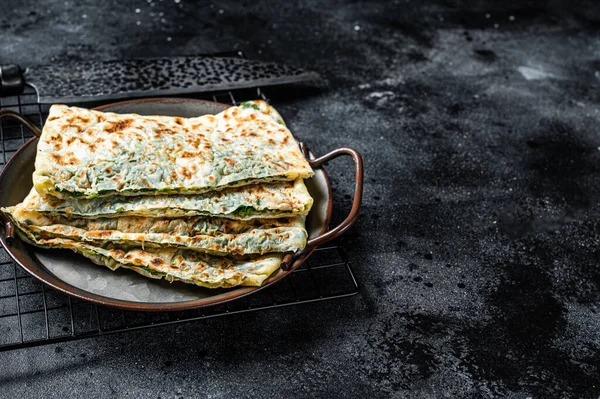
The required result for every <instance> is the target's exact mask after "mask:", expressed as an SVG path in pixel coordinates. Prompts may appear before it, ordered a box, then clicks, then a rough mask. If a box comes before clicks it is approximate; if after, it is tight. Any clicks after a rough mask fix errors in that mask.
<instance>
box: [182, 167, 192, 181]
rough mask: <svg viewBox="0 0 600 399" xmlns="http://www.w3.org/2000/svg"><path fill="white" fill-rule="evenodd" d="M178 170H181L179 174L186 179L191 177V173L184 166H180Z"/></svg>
mask: <svg viewBox="0 0 600 399" xmlns="http://www.w3.org/2000/svg"><path fill="white" fill-rule="evenodd" d="M179 170H180V172H181V175H182V176H183V177H185V178H186V179H191V178H192V173H191V172H190V171H189V170H188V168H186V167H185V166H182V167H181V168H180V169H179Z"/></svg>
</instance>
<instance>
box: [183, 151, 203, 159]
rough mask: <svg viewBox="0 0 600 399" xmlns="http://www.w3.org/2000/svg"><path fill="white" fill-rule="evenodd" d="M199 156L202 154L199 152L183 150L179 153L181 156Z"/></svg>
mask: <svg viewBox="0 0 600 399" xmlns="http://www.w3.org/2000/svg"><path fill="white" fill-rule="evenodd" d="M201 156H202V154H201V153H200V152H191V151H184V152H182V153H181V158H196V157H201Z"/></svg>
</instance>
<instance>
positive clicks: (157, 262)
mask: <svg viewBox="0 0 600 399" xmlns="http://www.w3.org/2000/svg"><path fill="white" fill-rule="evenodd" d="M150 263H152V264H153V265H154V266H161V265H163V264H164V263H165V261H164V260H162V259H161V258H153V259H152V260H151V261H150ZM171 266H173V265H171Z"/></svg>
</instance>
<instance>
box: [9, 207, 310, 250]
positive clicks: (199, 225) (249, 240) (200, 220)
mask: <svg viewBox="0 0 600 399" xmlns="http://www.w3.org/2000/svg"><path fill="white" fill-rule="evenodd" d="M2 210H3V211H4V213H5V214H6V215H8V216H9V217H10V218H11V220H12V221H13V223H14V224H15V226H16V227H17V228H18V229H20V230H21V231H22V232H23V233H24V234H25V235H27V236H28V237H29V239H30V241H32V242H37V241H39V239H51V238H61V239H68V240H74V241H80V242H84V243H88V244H91V245H94V246H105V244H109V243H114V244H117V245H119V246H128V247H133V246H137V247H142V248H153V247H154V248H157V247H176V248H187V249H192V250H196V251H202V252H207V253H210V254H213V255H222V256H226V255H247V254H265V253H268V252H296V251H298V250H301V249H303V248H304V247H305V246H306V239H307V236H308V235H307V233H306V230H305V228H304V219H303V218H302V217H294V218H278V219H253V220H248V221H242V220H230V219H222V218H206V217H202V216H194V217H189V218H177V219H167V218H147V217H136V216H125V217H121V218H98V219H82V218H72V219H68V218H65V217H64V216H56V215H48V216H45V215H43V214H41V213H39V212H36V211H31V210H28V209H27V208H26V207H24V206H23V204H20V205H17V206H14V207H10V208H3V209H2Z"/></svg>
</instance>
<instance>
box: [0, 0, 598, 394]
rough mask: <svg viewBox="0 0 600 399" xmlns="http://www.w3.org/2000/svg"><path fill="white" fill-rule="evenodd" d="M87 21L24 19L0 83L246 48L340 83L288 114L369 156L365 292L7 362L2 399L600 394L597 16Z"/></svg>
mask: <svg viewBox="0 0 600 399" xmlns="http://www.w3.org/2000/svg"><path fill="white" fill-rule="evenodd" d="M74 3H76V2H75V1H73V0H69V1H68V2H64V1H40V2H34V1H15V0H8V1H7V0H4V1H3V2H2V12H1V13H0V29H1V32H2V34H1V35H0V62H8V61H12V62H18V63H20V64H22V65H28V64H31V63H50V62H53V61H55V60H61V59H85V60H88V59H98V60H100V59H107V58H118V57H131V56H150V55H175V54H194V53H201V52H209V51H217V50H228V49H242V50H244V51H246V52H247V53H248V54H249V55H251V56H254V57H257V58H262V59H265V60H271V61H285V62H288V63H291V64H294V65H297V66H300V67H305V68H309V69H315V70H317V71H318V72H320V73H322V74H323V75H324V76H325V77H326V78H327V80H328V84H327V86H326V87H324V88H322V89H321V90H313V91H306V90H304V91H299V92H291V91H290V92H289V93H285V92H284V93H279V94H278V95H277V96H276V98H274V105H275V106H276V107H277V108H278V109H279V110H281V112H282V114H283V115H284V117H285V118H286V120H287V121H288V123H289V124H290V126H291V128H292V130H293V131H294V132H296V133H297V135H298V136H300V137H302V138H303V139H304V140H305V141H307V142H308V144H309V146H310V147H311V148H312V149H314V150H315V151H316V152H318V153H323V152H325V151H327V150H330V149H333V148H336V147H339V146H342V145H350V146H353V147H356V148H357V149H359V150H360V151H361V152H362V153H363V155H364V157H365V161H366V176H367V179H366V186H365V199H364V205H363V208H362V215H361V218H360V220H359V221H358V223H357V225H356V226H355V227H354V228H353V229H352V230H351V231H350V232H349V233H348V234H347V236H346V237H345V246H346V248H347V250H348V252H349V256H350V259H351V260H352V262H353V266H354V270H355V272H356V274H357V278H358V280H359V282H360V284H361V285H362V290H361V293H360V294H359V295H358V296H356V297H354V298H352V299H347V300H340V301H336V302H329V303H321V304H313V305H303V306H298V307H290V308H286V309H280V310H273V311H268V312H262V313H251V314H246V315H241V316H235V317H228V318H223V319H218V320H216V319H215V320H208V321H204V322H199V323H189V324H185V325H180V326H176V327H165V328H157V329H152V330H148V331H142V332H136V333H128V334H124V335H119V336H111V337H105V338H98V339H89V340H84V341H79V342H73V343H66V344H60V345H52V346H46V347H39V348H34V349H26V350H17V351H13V352H8V353H0V364H2V371H1V377H0V386H2V389H1V390H0V395H2V396H5V397H24V395H27V396H29V397H37V396H40V395H46V396H47V397H62V396H63V395H62V394H66V395H68V396H69V397H87V396H106V397H124V396H132V397H139V396H150V397H158V396H160V397H190V396H194V395H206V396H209V397H232V396H233V397H236V396H249V397H288V396H298V397H340V396H345V397H366V396H367V395H369V396H370V397H374V398H379V397H390V396H394V397H444V396H448V397H472V398H479V397H485V398H488V397H515V398H526V397H534V398H547V397H572V398H597V397H598V395H600V377H599V376H600V321H599V320H600V316H599V310H600V307H599V305H600V295H599V293H600V270H599V269H598V263H599V260H600V248H599V245H598V244H599V216H600V208H599V206H598V194H599V192H600V180H599V178H600V151H599V150H600V135H599V133H598V128H597V126H598V120H599V118H600V114H599V112H598V108H599V101H600V94H599V93H600V90H599V89H600V87H599V86H600V80H599V79H600V40H599V39H600V35H599V31H600V13H598V12H597V10H598V8H597V4H596V3H595V2H593V1H584V2H570V1H546V2H538V3H536V2H523V1H505V2H502V3H500V2H489V3H487V2H483V1H475V0H474V1H458V2H452V1H442V0H440V1H437V2H429V3H426V4H425V3H422V2H418V1H395V2H379V3H377V2H368V3H367V2H341V1H338V2H336V1H329V2H327V3H326V4H322V3H321V2H316V1H314V2H304V3H303V4H302V5H290V4H289V3H288V2H285V4H284V3H283V2H282V3H277V4H276V5H275V4H274V2H269V3H267V2H263V3H261V4H257V3H256V2H254V1H243V2H233V1H223V2H215V3H213V4H211V3H202V4H200V3H198V4H196V5H192V3H191V2H190V1H188V0H181V1H180V2H178V3H177V2H174V1H173V0H164V1H158V0H152V1H151V2H150V3H148V2H147V1H140V2H136V1H127V2H116V1H115V2H111V1H107V2H103V3H102V6H100V5H99V4H100V2H97V1H91V0H87V1H80V2H77V3H78V5H77V6H75V5H74ZM136 8H138V9H139V10H140V12H139V13H137V12H136ZM151 13H153V14H151ZM161 13H162V14H161ZM161 18H162V19H164V21H163V20H161ZM136 21H140V24H139V25H137V24H136ZM348 165H349V164H344V162H341V161H340V162H338V163H335V164H331V165H330V166H329V170H330V171H331V177H332V180H333V182H334V185H335V188H336V192H335V194H336V212H337V213H338V214H339V215H343V214H344V212H346V211H347V210H348V208H349V203H350V200H349V199H347V198H346V197H345V195H346V194H349V193H350V192H351V189H352V187H351V181H350V177H349V176H348V173H347V172H346V167H347V166H348ZM392 394H393V395H392Z"/></svg>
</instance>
